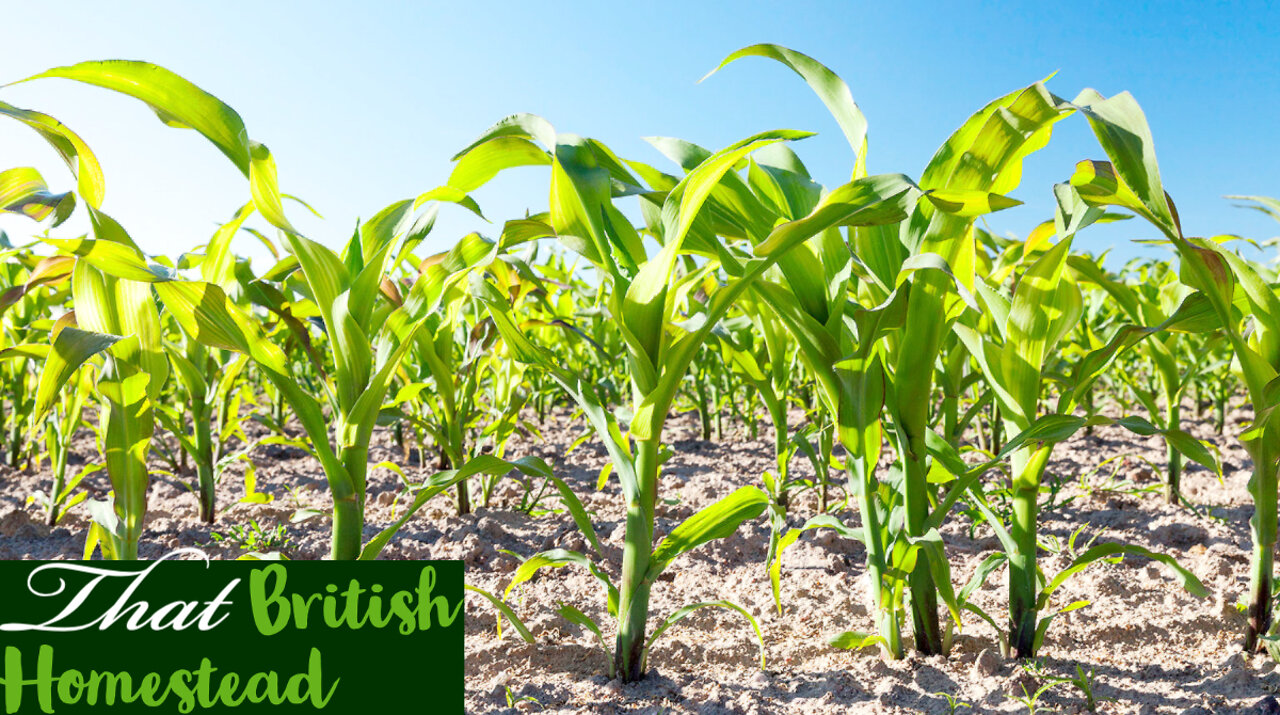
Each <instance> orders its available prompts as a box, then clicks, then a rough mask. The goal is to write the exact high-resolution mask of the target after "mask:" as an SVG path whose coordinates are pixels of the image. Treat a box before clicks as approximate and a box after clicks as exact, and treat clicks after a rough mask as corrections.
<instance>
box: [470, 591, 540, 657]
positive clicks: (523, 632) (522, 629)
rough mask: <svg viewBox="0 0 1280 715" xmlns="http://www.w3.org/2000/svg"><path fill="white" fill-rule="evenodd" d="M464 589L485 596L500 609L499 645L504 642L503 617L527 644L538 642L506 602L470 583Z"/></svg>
mask: <svg viewBox="0 0 1280 715" xmlns="http://www.w3.org/2000/svg"><path fill="white" fill-rule="evenodd" d="M463 588H465V589H466V590H468V591H471V592H472V593H478V594H480V595H481V596H484V597H485V598H486V599H488V601H489V603H491V604H493V607H494V608H496V609H498V613H499V614H500V615H499V616H498V642H499V643H501V642H502V617H503V616H506V617H507V620H509V621H511V625H512V626H513V627H514V628H515V629H516V632H517V633H519V634H520V637H521V638H523V639H524V642H525V643H535V642H536V641H537V639H535V638H534V637H533V633H532V632H530V631H529V628H528V627H527V626H525V624H524V621H522V620H520V617H519V616H517V615H516V612H515V611H514V610H512V609H511V606H508V605H507V604H506V602H504V601H503V600H502V599H500V598H498V597H497V596H495V595H493V594H492V593H489V592H488V591H486V590H484V589H483V588H480V587H479V586H472V585H471V584H469V583H467V584H463Z"/></svg>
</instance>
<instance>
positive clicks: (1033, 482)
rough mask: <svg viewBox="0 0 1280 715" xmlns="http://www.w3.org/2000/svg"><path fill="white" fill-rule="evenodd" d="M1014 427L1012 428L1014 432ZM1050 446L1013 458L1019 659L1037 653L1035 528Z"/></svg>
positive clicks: (1013, 586)
mask: <svg viewBox="0 0 1280 715" xmlns="http://www.w3.org/2000/svg"><path fill="white" fill-rule="evenodd" d="M1012 427H1013V426H1012V425H1010V428H1011V431H1013V430H1012ZM1052 450H1053V448H1052V447H1051V446H1041V447H1039V448H1038V449H1034V450H1033V449H1030V448H1026V449H1019V450H1018V451H1017V452H1015V453H1014V455H1013V459H1012V462H1013V473H1014V474H1015V475H1016V476H1015V477H1014V479H1013V490H1012V491H1013V523H1012V524H1011V525H1010V529H1009V536H1010V537H1011V538H1012V539H1013V545H1014V553H1012V554H1009V641H1010V644H1011V645H1012V646H1013V649H1014V653H1015V654H1016V655H1017V657H1019V658H1032V657H1034V656H1035V651H1036V642H1035V639H1036V624H1037V621H1038V615H1039V614H1038V613H1037V609H1036V601H1037V598H1038V596H1039V593H1038V591H1039V589H1038V588H1037V583H1036V581H1037V575H1038V570H1037V568H1036V551H1037V549H1038V548H1039V546H1038V544H1037V542H1036V527H1037V520H1038V517H1039V510H1040V503H1039V499H1040V478H1041V476H1042V475H1043V474H1044V468H1045V465H1046V464H1047V463H1048V461H1049V454H1050V453H1051V452H1052Z"/></svg>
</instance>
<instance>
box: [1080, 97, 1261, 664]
mask: <svg viewBox="0 0 1280 715" xmlns="http://www.w3.org/2000/svg"><path fill="white" fill-rule="evenodd" d="M1075 103H1076V104H1077V105H1078V106H1079V107H1080V108H1081V111H1082V112H1083V113H1084V114H1085V116H1086V117H1088V119H1089V124H1090V126H1091V127H1092V128H1093V131H1094V134H1095V136H1096V137H1097V138H1098V142H1099V144H1100V145H1101V146H1102V149H1103V150H1104V151H1105V152H1106V154H1107V157H1108V159H1110V161H1106V162H1104V161H1083V162H1081V163H1080V164H1078V165H1077V167H1076V171H1075V174H1074V175H1073V176H1072V177H1071V184H1072V185H1073V186H1075V187H1076V189H1077V190H1078V191H1079V193H1080V195H1081V196H1082V197H1083V198H1084V200H1085V201H1087V202H1090V203H1092V204H1097V205H1108V206H1119V207H1122V208H1124V209H1127V210H1129V211H1132V212H1133V213H1135V214H1137V215H1138V216H1141V217H1142V218H1143V219H1145V220H1146V221H1147V222H1149V223H1150V224H1151V225H1153V226H1154V227H1155V228H1156V229H1157V230H1159V231H1160V232H1161V234H1163V237H1164V238H1165V239H1167V240H1168V241H1169V242H1170V243H1171V244H1172V245H1173V247H1174V248H1175V249H1176V250H1177V252H1178V256H1179V258H1180V273H1179V275H1180V278H1181V280H1182V282H1183V283H1185V284H1186V285H1188V286H1190V287H1191V288H1193V289H1195V290H1196V291H1198V293H1199V295H1201V296H1202V299H1203V300H1204V301H1206V302H1207V303H1208V304H1209V305H1210V306H1211V307H1212V310H1213V313H1214V314H1215V315H1216V317H1217V319H1218V321H1219V323H1220V325H1221V329H1222V330H1223V332H1224V333H1225V335H1226V337H1227V340H1228V342H1229V343H1230V345H1231V349H1232V352H1233V353H1234V355H1235V359H1236V361H1237V362H1238V363H1239V366H1240V371H1241V373H1242V376H1243V380H1244V384H1245V387H1246V389H1247V391H1248V395H1249V400H1250V401H1251V403H1252V407H1253V410H1254V423H1253V425H1252V426H1251V427H1250V428H1249V429H1247V430H1246V431H1245V432H1244V433H1243V434H1241V435H1240V440H1241V442H1242V443H1243V444H1244V446H1245V448H1246V449H1247V450H1248V451H1249V454H1250V456H1251V457H1252V458H1253V476H1252V478H1251V479H1250V481H1249V492H1250V494H1251V496H1252V497H1253V501H1254V514H1253V517H1252V518H1251V519H1250V522H1249V525H1250V531H1251V533H1252V536H1253V553H1252V562H1251V575H1250V586H1249V596H1248V604H1249V605H1248V614H1249V623H1248V627H1247V629H1246V631H1245V648H1246V650H1250V651H1252V650H1254V649H1255V648H1258V647H1259V646H1260V645H1261V644H1262V643H1264V642H1268V641H1264V638H1267V637H1270V636H1271V635H1272V631H1273V618H1272V597H1273V595H1274V593H1275V574H1274V560H1275V553H1274V552H1275V540H1276V528H1277V527H1276V523H1277V522H1276V488H1277V486H1276V485H1277V476H1278V475H1277V471H1278V469H1280V446H1278V445H1280V423H1277V422H1276V421H1275V420H1273V419H1272V415H1273V414H1274V412H1275V407H1276V405H1277V404H1280V381H1277V375H1280V298H1277V296H1276V293H1275V290H1274V288H1273V287H1272V286H1270V285H1268V283H1267V282H1266V281H1265V280H1264V279H1263V278H1262V276H1261V275H1260V274H1259V272H1258V270H1257V269H1256V268H1255V267H1254V266H1252V265H1250V264H1249V263H1248V262H1247V261H1245V260H1244V259H1243V258H1241V257H1240V256H1239V255H1237V254H1235V253H1233V252H1231V251H1228V250H1226V249H1225V248H1224V247H1223V246H1222V245H1221V244H1220V243H1218V242H1217V241H1215V240H1212V239H1208V240H1206V239H1203V238H1192V237H1188V236H1186V235H1184V234H1183V231H1182V224H1181V221H1180V220H1179V218H1178V213H1177V210H1176V209H1175V207H1174V204H1173V201H1172V199H1171V198H1170V197H1169V196H1168V194H1167V193H1166V192H1165V190H1164V186H1163V183H1162V182H1161V179H1160V169H1159V166H1158V163H1157V161H1156V154H1155V147H1154V142H1153V140H1152V137H1151V130H1150V128H1149V127H1148V125H1147V121H1146V116H1145V115H1144V114H1143V112H1142V109H1141V108H1140V107H1139V106H1138V103H1137V102H1136V101H1135V100H1134V98H1133V96H1132V95H1130V94H1128V93H1121V94H1118V95H1115V96H1113V97H1110V98H1105V97H1103V96H1102V95H1100V94H1099V93H1097V92H1095V91H1093V90H1086V91H1085V92H1083V93H1082V94H1081V96H1080V97H1078V98H1077V99H1076V102H1075Z"/></svg>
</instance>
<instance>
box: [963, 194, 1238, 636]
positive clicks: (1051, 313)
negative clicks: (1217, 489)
mask: <svg viewBox="0 0 1280 715" xmlns="http://www.w3.org/2000/svg"><path fill="white" fill-rule="evenodd" d="M1055 193H1056V196H1057V199H1058V216H1057V219H1056V222H1055V223H1056V233H1057V234H1058V236H1059V240H1058V242H1057V243H1056V244H1054V245H1053V246H1052V248H1049V249H1048V250H1045V251H1044V252H1043V253H1042V254H1041V255H1040V256H1039V257H1038V258H1036V259H1035V260H1034V262H1032V263H1031V265H1030V266H1029V267H1027V268H1026V269H1025V271H1024V272H1022V274H1021V276H1020V278H1019V280H1018V284H1017V286H1016V288H1015V289H1014V293H1013V296H1012V297H1011V298H1006V297H1005V296H1004V295H1002V294H1001V293H999V292H998V291H997V290H995V289H993V288H991V287H989V286H984V287H983V288H982V289H981V290H980V295H981V298H982V300H983V303H984V305H985V309H986V310H985V313H986V314H987V315H989V316H991V324H992V326H993V327H994V329H993V330H989V331H987V332H986V334H983V333H980V332H978V331H977V330H974V329H973V328H972V327H970V326H966V325H963V324H957V325H956V326H955V330H956V333H957V335H958V336H959V337H960V339H961V341H963V342H964V344H965V346H966V347H967V348H968V351H969V353H970V354H972V355H973V357H974V359H975V360H976V361H977V363H978V364H979V365H980V366H981V369H982V373H983V375H984V376H985V378H986V380H987V382H988V383H989V384H990V386H991V388H992V389H993V391H994V393H995V395H996V400H997V402H998V403H999V405H1000V412H1001V415H1002V416H1003V418H1004V420H1005V424H1006V431H1008V432H1009V433H1011V434H1019V435H1028V436H1031V437H1030V439H1025V438H1024V439H1025V441H1026V442H1027V443H1026V444H1024V445H1022V446H1020V447H1018V448H1017V449H1013V450H1010V449H1009V448H1008V446H1006V449H1005V452H1007V453H1009V457H1010V462H1009V470H1010V477H1011V492H1012V505H1013V511H1012V519H1011V521H1010V523H1009V525H1008V528H1007V529H1006V528H1005V525H1004V519H1003V518H1001V517H1000V516H999V515H998V514H996V513H995V512H994V511H992V510H991V509H990V508H989V507H988V506H986V504H985V501H984V500H983V499H982V498H981V496H980V495H975V497H976V500H975V503H976V506H978V508H979V509H980V510H981V511H982V512H983V514H984V516H986V518H987V521H988V523H990V525H991V527H992V528H993V529H994V530H995V532H996V535H997V537H998V538H999V539H1000V541H1001V543H1002V544H1003V545H1004V547H1005V552H1006V555H1007V557H1008V567H1009V618H1010V625H1009V628H1010V642H1011V645H1012V647H1013V649H1014V651H1015V652H1016V654H1017V656H1018V657H1020V658H1029V657H1033V656H1034V655H1035V653H1036V651H1037V650H1038V649H1039V647H1040V644H1041V642H1042V641H1043V639H1044V635H1045V632H1046V630H1047V629H1048V626H1049V624H1050V622H1051V621H1052V618H1053V615H1056V614H1050V615H1049V616H1046V617H1044V618H1041V617H1040V616H1039V614H1040V611H1042V610H1044V609H1045V608H1046V607H1047V606H1048V604H1049V600H1050V598H1051V597H1052V594H1053V592H1054V590H1056V589H1057V588H1058V587H1060V586H1061V585H1062V583H1064V582H1065V581H1066V579H1067V578H1068V577H1069V576H1070V575H1072V574H1074V573H1077V572H1079V571H1081V570H1083V569H1084V568H1086V567H1087V566H1088V565H1089V564H1091V563H1093V562H1094V561H1096V560H1098V559H1101V558H1106V557H1110V556H1113V555H1115V554H1117V553H1136V554H1140V555H1142V556H1145V557H1147V558H1153V559H1156V560H1158V561H1161V562H1163V563H1165V564H1166V565H1169V566H1170V567H1171V568H1172V569H1174V570H1175V572H1176V573H1177V574H1178V575H1179V576H1180V577H1181V579H1182V581H1183V584H1184V586H1186V588H1187V590H1188V591H1191V592H1192V593H1194V594H1196V595H1204V594H1205V590H1204V587H1203V586H1202V585H1200V583H1199V581H1197V580H1196V578H1195V576H1194V575H1192V574H1191V573H1190V572H1189V571H1186V570H1185V569H1182V568H1181V567H1180V566H1178V565H1177V563H1176V562H1174V561H1173V560H1172V559H1170V558H1169V557H1167V556H1162V555H1156V554H1152V553H1151V552H1150V551H1148V550H1146V549H1143V548H1141V547H1137V546H1132V545H1121V544H1103V545H1100V546H1097V547H1094V548H1091V549H1088V550H1086V551H1084V552H1083V553H1081V554H1080V555H1079V556H1077V557H1076V559H1075V560H1073V561H1072V563H1071V565H1070V566H1069V567H1068V568H1067V569H1064V571H1063V572H1061V573H1060V574H1058V575H1057V576H1055V577H1054V578H1053V579H1049V580H1047V579H1046V578H1045V577H1044V575H1043V574H1042V573H1041V572H1040V570H1039V567H1038V566H1037V558H1036V557H1037V552H1038V550H1039V548H1040V544H1039V539H1038V529H1037V521H1038V511H1039V508H1040V505H1039V499H1040V493H1041V483H1042V478H1043V476H1044V471H1045V467H1046V466H1047V464H1048V462H1049V459H1050V457H1051V456H1052V453H1053V448H1054V446H1055V445H1056V444H1058V443H1059V442H1061V441H1062V440H1064V439H1066V438H1067V437H1070V436H1071V435H1072V434H1074V433H1075V431H1076V430H1078V429H1081V428H1083V427H1084V426H1085V425H1086V424H1088V423H1089V422H1091V421H1092V422H1095V423H1098V422H1102V423H1108V422H1111V421H1112V420H1109V419H1107V418H1103V417H1095V418H1093V419H1092V420H1090V419H1087V418H1084V417H1078V416H1075V415H1073V414H1072V412H1073V411H1074V410H1075V407H1076V406H1077V405H1078V403H1079V400H1080V396H1081V395H1083V394H1085V393H1087V391H1088V390H1089V387H1090V383H1092V381H1093V380H1095V379H1096V378H1097V375H1098V374H1099V373H1100V372H1101V371H1102V369H1104V368H1105V367H1106V366H1107V365H1109V364H1110V362H1111V361H1112V360H1113V359H1114V357H1115V355H1116V354H1117V353H1118V352H1119V351H1120V350H1122V349H1125V348H1127V347H1129V346H1131V345H1133V344H1134V343H1136V342H1138V341H1139V340H1142V339H1144V338H1145V339H1147V340H1150V338H1151V336H1152V335H1153V334H1156V333H1158V332H1162V331H1165V330H1171V329H1178V328H1182V329H1185V328H1186V327H1187V324H1189V323H1194V322H1195V321H1196V319H1197V318H1199V317H1200V316H1202V315H1203V314H1204V313H1205V307H1206V306H1205V305H1204V304H1203V303H1202V302H1201V301H1197V300H1191V301H1188V302H1186V303H1184V304H1183V306H1182V307H1181V308H1180V310H1179V311H1176V312H1173V314H1172V316H1171V317H1170V318H1168V319H1167V320H1166V321H1164V322H1162V323H1161V324H1160V325H1158V326H1155V327H1152V328H1144V327H1142V326H1130V327H1129V328H1128V329H1126V328H1121V329H1120V330H1119V331H1118V333H1117V335H1116V336H1115V337H1114V338H1113V339H1112V340H1111V341H1110V342H1109V343H1108V344H1107V345H1105V346H1104V347H1102V348H1099V349H1098V350H1096V351H1093V352H1090V353H1089V354H1088V355H1086V356H1085V357H1084V358H1083V359H1082V360H1081V361H1080V362H1079V363H1078V364H1077V365H1076V366H1075V368H1076V369H1074V370H1073V371H1072V373H1071V375H1070V378H1068V380H1067V381H1066V382H1065V384H1063V387H1062V394H1061V397H1060V399H1059V400H1058V405H1057V409H1056V410H1055V411H1054V412H1053V413H1052V414H1050V415H1047V416H1044V417H1043V418H1042V413H1043V412H1045V410H1044V409H1043V406H1042V404H1041V396H1042V395H1043V394H1044V393H1045V386H1046V384H1045V383H1046V381H1047V375H1046V373H1047V371H1046V360H1047V358H1048V357H1049V356H1051V355H1052V354H1053V353H1054V352H1055V350H1056V348H1057V345H1058V343H1059V342H1060V341H1062V340H1063V339H1064V338H1065V337H1066V336H1067V335H1068V334H1069V333H1070V332H1071V330H1072V329H1073V328H1074V327H1075V324H1076V322H1077V321H1078V319H1079V317H1080V315H1081V314H1082V312H1083V300H1082V298H1081V294H1080V289H1079V287H1078V286H1077V284H1076V281H1075V280H1074V278H1073V276H1072V274H1071V272H1070V271H1068V270H1067V256H1068V253H1069V252H1070V249H1071V244H1072V241H1073V239H1074V238H1075V235H1076V233H1077V232H1078V231H1079V230H1081V229H1082V228H1084V227H1085V226H1088V225H1089V224H1090V223H1092V222H1093V221H1094V220H1095V219H1096V218H1097V217H1098V216H1100V215H1101V213H1102V212H1101V210H1099V209H1096V208H1093V207H1090V206H1088V205H1086V204H1085V203H1084V201H1083V200H1082V199H1081V198H1080V197H1079V195H1078V194H1077V193H1076V191H1075V190H1074V189H1072V188H1071V187H1069V186H1065V185H1060V186H1059V187H1057V190H1056V192H1055ZM1088 265H1090V266H1092V265H1094V264H1093V263H1091V262H1089V263H1088ZM1116 423H1117V424H1119V425H1121V426H1124V427H1128V428H1130V429H1132V430H1133V431H1135V432H1138V433H1140V434H1145V435H1149V434H1155V433H1160V434H1162V435H1164V437H1165V439H1166V440H1168V442H1169V443H1170V444H1172V445H1175V446H1177V447H1179V448H1180V450H1181V451H1183V452H1186V453H1188V455H1189V456H1190V457H1191V458H1192V459H1195V460H1196V461H1198V462H1201V463H1203V464H1205V465H1206V466H1208V467H1209V468H1210V469H1213V470H1214V471H1215V472H1216V471H1219V468H1218V464H1217V461H1216V459H1214V458H1213V456H1212V454H1211V453H1210V451H1209V449H1208V448H1207V447H1206V446H1205V445H1204V444H1203V443H1201V442H1199V441H1197V440H1195V439H1194V438H1192V437H1191V436H1190V435H1187V434H1186V433H1185V432H1182V431H1181V430H1178V429H1177V428H1172V427H1166V428H1163V429H1159V428H1156V427H1154V426H1152V425H1151V424H1150V423H1149V422H1146V421H1145V420H1140V419H1136V418H1127V419H1120V420H1117V421H1116ZM1041 584H1044V586H1043V587H1042V586H1041Z"/></svg>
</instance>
